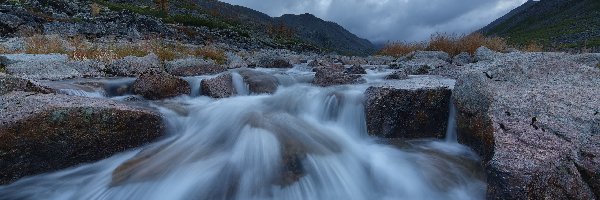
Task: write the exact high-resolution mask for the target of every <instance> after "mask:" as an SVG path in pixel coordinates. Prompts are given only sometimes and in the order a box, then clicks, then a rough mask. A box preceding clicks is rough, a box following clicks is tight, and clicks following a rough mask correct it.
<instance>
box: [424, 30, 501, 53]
mask: <svg viewBox="0 0 600 200" xmlns="http://www.w3.org/2000/svg"><path fill="white" fill-rule="evenodd" d="M481 46H485V47H487V48H489V49H491V50H494V51H500V52H501V51H505V50H506V48H507V47H508V45H507V43H506V40H504V39H503V38H500V37H485V36H484V35H482V34H480V33H474V34H469V35H462V36H457V35H451V34H441V33H437V34H434V35H432V36H431V39H430V41H429V45H428V46H427V48H426V49H427V50H430V51H444V52H446V53H448V54H450V56H455V55H458V54H459V53H462V52H467V53H470V54H474V53H475V51H476V50H477V48H479V47H481Z"/></svg>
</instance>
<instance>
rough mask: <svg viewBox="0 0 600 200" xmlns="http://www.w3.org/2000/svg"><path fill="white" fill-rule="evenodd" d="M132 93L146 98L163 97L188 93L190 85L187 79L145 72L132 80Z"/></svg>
mask: <svg viewBox="0 0 600 200" xmlns="http://www.w3.org/2000/svg"><path fill="white" fill-rule="evenodd" d="M132 89H133V93H134V94H138V95H142V96H143V97H144V98H146V99H152V100H157V99H165V98H171V97H175V96H179V95H184V94H190V93H191V87H190V85H189V84H188V82H187V81H185V80H183V79H181V78H179V77H176V76H173V75H170V74H167V73H164V72H152V71H150V72H146V73H144V74H142V75H140V77H138V79H137V80H135V82H133V87H132Z"/></svg>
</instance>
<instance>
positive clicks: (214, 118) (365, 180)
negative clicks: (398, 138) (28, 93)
mask: <svg viewBox="0 0 600 200" xmlns="http://www.w3.org/2000/svg"><path fill="white" fill-rule="evenodd" d="M234 77H237V78H234V84H235V85H236V90H238V91H242V93H243V92H244V90H245V89H246V90H245V91H247V88H246V87H245V84H244V82H243V79H241V77H240V76H239V74H238V75H237V76H236V75H234ZM365 90H366V87H331V88H320V87H312V86H307V85H303V84H298V85H294V86H290V87H283V88H280V90H278V91H277V92H276V93H275V94H273V95H258V96H238V97H235V98H226V99H220V100H218V101H214V100H212V99H209V98H180V99H169V100H166V101H170V103H175V104H177V105H179V106H181V107H182V108H183V109H185V110H186V111H188V112H187V114H186V115H180V114H178V112H173V111H171V110H170V108H169V107H160V109H159V110H160V111H161V112H162V113H163V115H164V116H165V118H166V119H168V120H167V121H168V123H169V131H170V132H169V134H168V135H169V137H168V138H165V139H163V140H161V141H157V142H155V143H153V144H150V145H147V146H145V147H142V148H141V149H139V150H132V151H129V152H124V153H121V154H117V155H114V156H112V157H109V158H107V159H104V160H102V161H98V162H95V163H91V164H84V165H81V166H77V167H73V168H70V169H65V170H62V171H58V172H52V173H48V174H42V175H37V176H33V177H28V178H24V179H21V180H19V181H17V182H15V183H13V184H11V185H5V186H0V199H49V200H53V199H54V200H59V199H89V200H104V199H148V200H154V199H156V200H162V199H173V200H179V199H199V200H210V199H239V200H245V199H265V200H271V199H273V200H275V199H283V200H302V199H317V200H319V199H357V200H363V199H466V200H469V199H483V198H485V192H486V187H485V186H486V184H485V182H484V178H483V177H480V176H479V174H483V173H481V172H480V171H477V170H478V168H477V167H474V166H478V163H479V161H478V160H477V159H476V158H473V157H472V156H469V155H471V154H468V153H464V152H471V151H470V150H469V149H468V148H466V147H464V146H461V145H460V144H457V143H444V142H438V141H429V142H427V141H419V142H414V143H410V144H407V145H403V146H402V147H401V148H395V147H394V146H391V145H384V144H381V143H378V142H376V141H375V139H374V138H370V137H369V136H368V135H367V131H366V121H365V113H364V112H365V111H364V106H363V102H364V100H363V99H364V96H363V93H364V91H365ZM246 93H247V92H246ZM451 109H454V108H451ZM451 113H452V114H451V116H453V115H454V113H455V111H451ZM451 118H452V117H450V118H449V119H451ZM449 126H451V125H450V123H449ZM449 130H451V129H449ZM449 135H450V134H449ZM440 144H441V145H440ZM464 155H467V156H464Z"/></svg>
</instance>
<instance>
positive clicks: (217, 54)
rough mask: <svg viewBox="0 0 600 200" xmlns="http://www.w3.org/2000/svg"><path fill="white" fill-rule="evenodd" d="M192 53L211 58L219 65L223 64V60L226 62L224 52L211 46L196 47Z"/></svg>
mask: <svg viewBox="0 0 600 200" xmlns="http://www.w3.org/2000/svg"><path fill="white" fill-rule="evenodd" d="M192 55H195V56H202V57H204V58H206V59H211V60H213V61H215V62H216V63H217V64H220V65H222V64H225V62H227V55H225V52H224V51H222V50H219V49H217V48H216V47H213V46H205V47H204V48H198V49H196V50H194V53H193V54H192Z"/></svg>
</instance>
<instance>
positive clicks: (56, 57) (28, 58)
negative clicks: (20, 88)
mask: <svg viewBox="0 0 600 200" xmlns="http://www.w3.org/2000/svg"><path fill="white" fill-rule="evenodd" d="M68 60H69V57H68V56H67V55H64V54H2V55H0V64H2V65H4V66H8V65H11V64H15V63H19V62H63V63H66V62H67V61H68Z"/></svg>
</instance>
